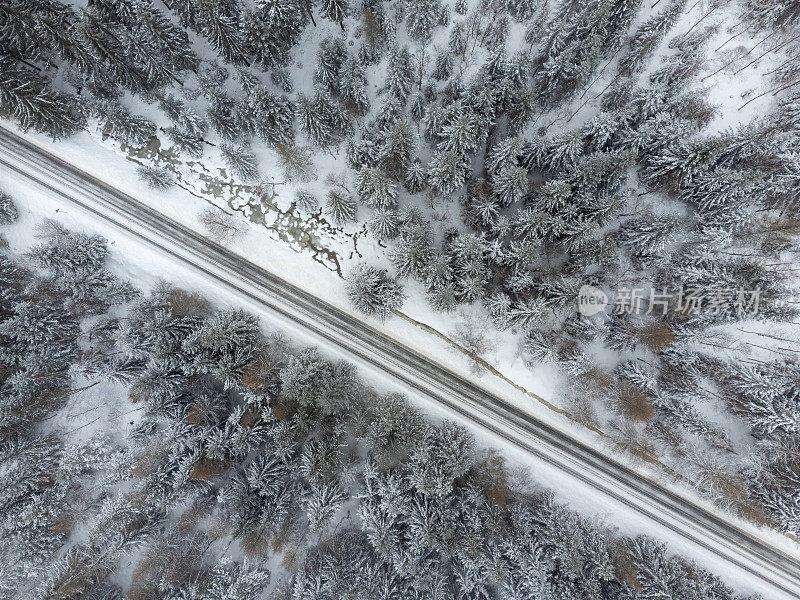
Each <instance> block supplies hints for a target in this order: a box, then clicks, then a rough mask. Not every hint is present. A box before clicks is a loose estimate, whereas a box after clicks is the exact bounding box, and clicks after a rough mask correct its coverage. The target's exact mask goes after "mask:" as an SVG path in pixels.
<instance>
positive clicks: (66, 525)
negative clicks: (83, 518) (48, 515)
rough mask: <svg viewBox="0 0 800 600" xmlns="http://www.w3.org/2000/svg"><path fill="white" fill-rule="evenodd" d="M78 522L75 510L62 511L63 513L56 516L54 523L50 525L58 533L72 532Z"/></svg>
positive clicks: (51, 529) (52, 530)
mask: <svg viewBox="0 0 800 600" xmlns="http://www.w3.org/2000/svg"><path fill="white" fill-rule="evenodd" d="M76 522H77V517H76V516H75V513H74V512H73V511H71V510H65V511H62V512H61V514H59V515H58V516H57V517H56V519H55V521H53V524H52V525H51V526H50V531H51V532H53V533H55V534H56V535H61V534H67V533H70V532H71V531H72V530H73V529H75V523H76Z"/></svg>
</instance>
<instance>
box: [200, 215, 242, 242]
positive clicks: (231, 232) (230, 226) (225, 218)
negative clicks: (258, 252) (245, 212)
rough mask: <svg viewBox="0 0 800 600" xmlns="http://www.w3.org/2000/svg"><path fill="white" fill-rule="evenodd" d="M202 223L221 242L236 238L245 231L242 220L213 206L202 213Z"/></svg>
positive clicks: (212, 236)
mask: <svg viewBox="0 0 800 600" xmlns="http://www.w3.org/2000/svg"><path fill="white" fill-rule="evenodd" d="M200 223H201V224H202V225H203V227H205V229H206V231H207V232H208V236H209V237H210V238H211V239H212V240H214V241H215V242H217V243H220V244H221V243H224V242H229V241H232V240H234V239H235V238H237V237H239V235H241V233H242V232H243V230H242V229H241V228H240V222H239V221H238V220H237V219H236V218H235V217H234V216H233V215H229V214H227V213H224V212H222V210H220V209H215V208H211V207H209V208H206V209H205V210H204V211H203V212H201V213H200Z"/></svg>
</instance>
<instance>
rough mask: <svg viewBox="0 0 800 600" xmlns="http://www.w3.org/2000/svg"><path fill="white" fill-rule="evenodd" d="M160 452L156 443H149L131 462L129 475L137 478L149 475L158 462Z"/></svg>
mask: <svg viewBox="0 0 800 600" xmlns="http://www.w3.org/2000/svg"><path fill="white" fill-rule="evenodd" d="M160 454H161V452H160V449H159V446H158V444H157V443H153V444H150V445H149V446H148V447H147V449H145V451H144V452H142V453H141V454H140V455H139V456H138V457H137V458H136V461H135V462H134V464H133V469H131V475H133V476H134V477H136V478H137V479H144V478H145V477H147V476H148V475H150V474H151V473H152V472H153V471H154V470H155V468H156V465H157V464H158V459H159V456H160Z"/></svg>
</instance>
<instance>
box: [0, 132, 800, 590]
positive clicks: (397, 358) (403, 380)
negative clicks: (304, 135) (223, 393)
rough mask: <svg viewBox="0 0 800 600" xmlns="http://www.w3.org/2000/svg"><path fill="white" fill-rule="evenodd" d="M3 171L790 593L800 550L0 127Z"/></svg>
mask: <svg viewBox="0 0 800 600" xmlns="http://www.w3.org/2000/svg"><path fill="white" fill-rule="evenodd" d="M0 166H2V172H3V178H14V179H16V180H24V181H26V183H28V184H30V185H33V186H36V187H37V188H39V189H43V190H47V192H48V193H49V194H52V195H55V196H57V197H59V198H61V199H63V200H64V201H66V202H70V203H72V204H74V205H77V206H79V207H80V208H81V209H82V210H84V211H86V212H88V213H91V214H93V215H95V216H96V217H98V218H100V219H102V220H104V221H105V222H107V223H110V224H111V225H113V226H114V227H115V228H118V229H120V230H122V231H124V232H125V233H126V234H127V235H132V236H136V237H137V238H139V239H140V240H142V242H143V243H146V244H147V245H149V246H150V247H151V248H154V249H156V250H158V251H159V252H162V253H164V254H166V255H168V256H170V257H171V258H172V259H174V260H175V261H177V262H180V263H182V264H183V265H185V266H188V267H190V268H192V269H193V270H195V271H197V272H199V273H201V274H202V276H203V277H205V278H206V279H208V280H211V281H214V282H216V283H218V284H220V285H224V286H225V287H226V288H227V289H229V290H231V291H232V292H234V293H236V294H237V295H238V296H240V297H241V298H242V299H244V300H246V301H248V302H249V303H252V304H257V305H259V307H260V308H261V309H262V310H263V311H264V312H265V313H268V314H271V315H274V316H275V317H276V318H278V319H279V320H281V321H284V322H286V321H289V322H292V323H293V324H295V325H296V326H298V327H299V328H301V329H302V330H304V331H305V332H307V333H308V335H309V336H310V337H312V338H314V339H318V340H320V341H321V342H324V343H325V344H327V345H333V346H336V347H337V348H339V349H341V351H342V353H343V354H345V355H347V356H348V357H351V358H352V359H354V360H355V361H356V362H357V363H358V364H359V365H361V366H363V367H364V368H367V369H371V370H373V371H378V372H380V373H381V375H382V376H388V377H390V378H391V379H392V380H394V381H395V382H397V383H398V384H400V385H401V386H402V387H404V388H408V389H409V390H411V391H413V392H415V393H416V394H419V395H421V396H424V397H426V398H428V399H431V400H433V401H435V402H436V403H438V404H439V405H440V406H442V407H444V408H445V409H446V411H448V412H450V413H454V414H456V415H459V416H461V417H462V418H464V419H467V420H469V421H470V422H472V423H474V424H475V425H476V426H478V427H479V428H482V429H483V430H485V431H488V432H490V433H491V435H492V436H495V437H497V438H500V439H502V440H504V441H505V442H507V443H510V444H513V445H514V446H516V447H517V448H519V449H521V450H523V451H524V452H526V453H529V454H530V455H532V456H534V457H535V458H536V459H537V460H539V461H541V462H542V463H544V464H547V465H549V466H551V467H552V468H554V469H557V470H558V471H559V472H561V473H563V475H564V477H565V478H569V479H572V480H574V481H575V482H577V483H578V484H579V485H583V486H587V487H590V488H591V489H592V490H594V491H595V492H597V493H598V494H601V495H602V496H603V497H604V499H605V500H607V501H608V502H609V503H612V504H616V505H618V506H621V507H624V508H625V509H626V510H628V511H634V512H635V513H636V515H637V518H640V519H644V520H645V521H647V522H649V523H650V524H651V525H652V527H653V529H657V530H659V531H664V532H665V533H668V534H669V535H668V537H671V538H673V539H675V538H679V539H680V541H681V542H682V545H684V546H686V547H691V548H692V550H693V552H692V554H693V555H695V556H702V557H703V561H702V562H703V563H704V566H706V567H707V568H710V569H712V570H716V571H718V572H728V573H730V572H735V573H737V574H739V575H740V576H743V577H741V578H742V579H747V580H748V581H749V585H748V586H747V587H749V588H751V589H752V590H753V591H759V592H761V594H762V595H764V597H765V598H798V597H800V557H798V555H797V553H791V552H789V551H787V549H786V547H783V548H781V547H778V545H776V544H774V543H772V541H771V540H770V537H773V536H770V535H767V534H765V535H761V533H760V532H759V531H758V530H757V529H755V528H754V527H747V526H740V525H739V524H732V523H730V522H728V521H727V520H726V519H725V518H723V517H721V516H720V514H719V513H717V512H716V511H714V510H711V509H709V508H708V507H706V506H703V505H702V504H698V503H696V502H694V501H692V500H691V499H690V498H689V497H688V496H687V495H685V494H682V493H678V492H676V491H674V490H671V489H670V488H669V487H668V485H669V484H665V483H662V482H660V481H656V480H655V479H654V478H651V477H647V476H644V475H642V474H641V473H638V472H637V471H635V470H633V469H631V468H630V467H628V466H626V465H624V464H623V463H621V462H618V461H617V460H615V459H614V458H613V457H611V456H609V455H608V453H606V452H603V451H600V450H597V449H595V448H592V447H590V446H589V445H587V444H586V443H585V442H584V441H581V440H579V439H577V438H575V437H574V436H572V435H570V434H569V433H567V432H564V431H561V430H560V429H559V428H557V427H554V426H552V425H550V424H547V423H544V422H542V421H540V420H538V419H536V418H534V417H532V416H531V415H530V414H528V413H525V412H524V411H521V410H520V409H519V408H517V407H515V406H514V404H513V403H511V402H508V401H506V400H504V399H503V398H502V397H501V396H500V395H498V394H496V393H493V392H490V391H488V390H486V389H483V388H482V387H480V386H479V385H477V384H475V383H473V382H470V381H466V380H464V379H463V378H461V377H459V376H458V375H456V374H454V373H453V372H452V371H451V370H450V369H448V368H447V367H445V366H443V365H441V364H438V363H436V362H434V361H432V360H431V359H430V358H429V357H426V356H423V355H422V354H420V353H418V352H417V351H415V350H413V349H411V348H409V347H407V346H405V345H403V344H402V343H400V342H398V341H397V340H395V339H393V338H391V337H390V336H388V335H386V334H384V333H382V332H381V331H379V330H377V329H375V328H372V327H369V326H366V325H365V324H364V323H363V322H362V321H361V320H358V319H356V318H355V317H353V316H351V315H349V314H347V313H345V312H343V311H341V310H339V309H337V308H335V307H333V306H331V305H329V304H327V303H326V302H325V301H323V300H321V299H319V298H317V297H315V296H314V295H312V294H309V293H307V292H305V291H303V290H301V289H299V288H297V287H295V286H293V285H291V284H290V283H288V282H286V281H284V280H282V279H280V278H278V277H276V276H275V275H273V274H271V273H270V272H268V271H266V270H264V269H262V268H260V267H258V266H257V265H255V264H253V263H250V262H248V261H246V260H244V259H243V258H241V257H240V256H238V255H236V254H234V253H232V252H230V251H228V250H226V249H225V248H222V247H221V246H219V245H217V244H215V243H214V242H212V241H210V240H208V239H207V238H204V237H203V236H201V235H199V234H197V233H195V232H194V231H192V230H190V229H188V228H186V227H185V226H183V225H181V224H179V223H177V222H175V221H172V220H170V219H169V218H167V217H165V216H164V215H162V214H160V213H158V212H157V211H155V210H153V209H151V208H149V207H147V206H145V205H144V204H142V203H141V202H138V201H137V200H136V199H135V198H132V197H131V196H128V195H127V194H125V193H123V192H121V191H119V190H117V189H115V188H113V187H111V186H109V185H108V184H106V183H104V182H102V181H100V180H98V179H96V178H94V177H93V176H91V175H88V174H86V173H84V172H82V171H80V170H78V169H76V168H74V167H73V166H71V165H69V164H67V163H65V162H64V161H62V160H60V159H59V158H56V157H55V156H52V155H50V154H48V153H47V152H45V151H43V150H42V149H41V148H39V147H38V146H35V145H34V144H32V143H30V142H28V141H26V140H25V139H23V138H21V137H20V136H18V135H16V134H15V133H13V132H11V131H9V130H7V129H5V128H3V127H0Z"/></svg>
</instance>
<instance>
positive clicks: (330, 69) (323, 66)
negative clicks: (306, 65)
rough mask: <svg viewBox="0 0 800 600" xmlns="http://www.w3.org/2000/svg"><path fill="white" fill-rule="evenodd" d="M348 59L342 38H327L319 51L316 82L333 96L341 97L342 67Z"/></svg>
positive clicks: (315, 73) (315, 69)
mask: <svg viewBox="0 0 800 600" xmlns="http://www.w3.org/2000/svg"><path fill="white" fill-rule="evenodd" d="M347 59H348V56H347V46H345V43H344V41H343V40H342V38H340V37H327V38H325V39H324V40H322V42H320V45H319V48H318V49H317V60H316V66H315V67H314V81H316V82H318V83H320V84H321V85H323V86H325V87H326V88H327V89H328V91H330V92H331V93H332V94H334V95H339V91H340V89H341V83H340V80H341V75H342V67H343V66H344V63H345V61H347Z"/></svg>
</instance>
